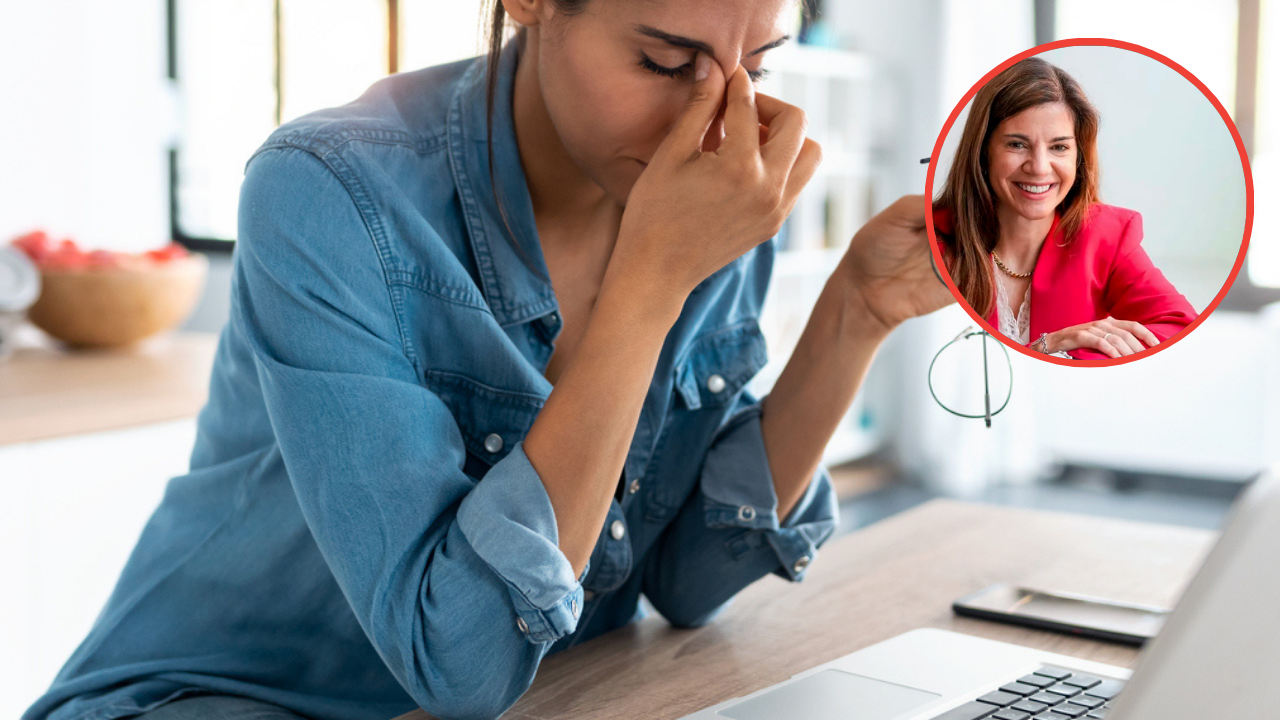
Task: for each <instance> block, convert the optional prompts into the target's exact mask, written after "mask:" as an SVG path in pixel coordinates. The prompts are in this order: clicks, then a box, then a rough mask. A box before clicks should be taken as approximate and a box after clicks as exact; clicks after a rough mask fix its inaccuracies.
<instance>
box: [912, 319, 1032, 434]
mask: <svg viewBox="0 0 1280 720" xmlns="http://www.w3.org/2000/svg"><path fill="white" fill-rule="evenodd" d="M972 337H981V338H982V400H983V408H984V411H983V412H982V413H981V414H977V415H973V414H969V413H962V412H959V411H957V410H953V409H951V408H949V407H947V405H946V403H944V402H942V400H940V399H939V398H938V393H937V391H935V390H934V389H933V368H934V366H935V365H937V364H938V358H939V357H941V355H942V353H944V352H946V350H947V348H950V347H951V346H952V345H955V344H956V343H958V342H960V341H961V340H968V339H969V338H972ZM990 337H991V334H990V333H988V332H986V331H985V330H975V329H974V328H973V326H972V325H970V326H969V327H967V328H965V329H964V330H961V331H960V334H959V335H956V336H955V338H953V339H952V340H951V342H948V343H947V344H946V345H943V346H942V348H941V349H940V350H938V352H937V353H936V354H935V355H934V356H933V360H932V361H930V362H929V394H930V395H932V396H933V401H934V402H936V403H938V407H941V408H942V409H943V410H946V411H947V412H949V413H951V414H952V415H955V416H957V417H962V418H970V419H977V418H982V419H983V420H984V421H985V422H986V424H987V427H991V418H993V417H995V416H996V415H999V414H1000V412H1001V411H1003V410H1004V409H1005V408H1006V407H1009V398H1011V397H1013V361H1012V360H1010V359H1009V349H1008V348H1006V347H1005V346H1004V344H1003V343H1001V342H999V341H995V343H996V345H997V346H998V347H999V348H1000V351H1001V352H1003V353H1004V364H1005V368H1006V369H1007V370H1008V372H1009V383H1008V389H1007V391H1006V392H1005V395H1004V402H1002V403H1000V407H998V408H996V409H995V410H992V409H991V371H990V368H989V365H988V362H987V339H988V338H990Z"/></svg>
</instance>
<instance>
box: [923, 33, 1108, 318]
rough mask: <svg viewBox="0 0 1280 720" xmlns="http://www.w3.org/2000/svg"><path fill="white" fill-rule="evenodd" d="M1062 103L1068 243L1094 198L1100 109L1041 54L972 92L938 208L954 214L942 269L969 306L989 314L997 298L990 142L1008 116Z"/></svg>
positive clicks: (997, 235)
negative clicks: (1070, 137) (1072, 152)
mask: <svg viewBox="0 0 1280 720" xmlns="http://www.w3.org/2000/svg"><path fill="white" fill-rule="evenodd" d="M1056 102H1060V103H1063V104H1065V105H1066V106H1067V108H1068V109H1069V110H1070V111H1071V115H1072V117H1073V119H1074V121H1075V136H1076V147H1077V148H1078V152H1077V154H1076V180H1075V184H1073V185H1072V186H1071V189H1070V190H1068V191H1067V196H1066V197H1065V198H1064V199H1063V200H1062V204H1061V205H1059V207H1058V209H1059V211H1061V213H1062V219H1061V220H1060V221H1059V228H1060V229H1061V230H1062V235H1063V237H1064V238H1065V242H1067V243H1069V242H1071V240H1072V239H1074V238H1075V236H1076V233H1078V232H1079V231H1080V228H1081V227H1083V226H1084V223H1085V220H1086V218H1087V217H1088V213H1089V209H1090V207H1091V206H1092V205H1093V204H1094V203H1096V202H1098V146H1097V139H1098V123H1099V117H1098V111H1097V110H1096V109H1095V108H1094V107H1093V104H1092V103H1090V102H1089V98H1088V97H1087V96H1086V95H1085V94H1084V90H1083V89H1081V87H1080V84H1079V83H1077V82H1076V81H1075V78H1073V77H1071V76H1070V75H1068V74H1067V73H1066V72H1065V71H1064V70H1062V69H1061V68H1059V67H1056V66H1054V65H1051V64H1050V63H1048V62H1046V61H1044V60H1042V59H1040V58H1038V57H1029V58H1027V59H1025V60H1022V61H1019V62H1017V63H1014V64H1013V65H1011V66H1010V67H1008V68H1006V69H1005V70H1004V71H1002V72H1001V73H1000V74H998V75H996V76H995V77H994V78H992V79H991V81H990V82H988V83H987V84H986V85H984V86H982V89H981V90H979V91H978V93H977V94H976V95H975V96H974V98H973V105H972V107H970V108H969V118H968V120H966V121H965V124H964V132H963V134H961V136H960V144H959V147H957V148H956V157H955V162H953V163H952V165H951V171H950V172H949V173H948V174H947V181H946V184H945V185H944V186H943V189H942V194H941V195H940V196H939V197H938V199H937V200H936V201H934V203H933V207H934V208H935V209H947V210H950V211H951V213H952V218H953V221H954V229H953V234H952V237H951V238H950V240H951V248H950V250H951V251H952V252H951V258H950V262H949V263H948V266H947V270H948V271H949V272H950V273H951V279H952V280H954V281H955V283H956V287H957V288H958V289H959V290H960V294H961V295H963V296H964V298H965V300H966V301H967V302H968V303H969V307H971V308H973V309H974V310H975V311H977V312H980V313H981V314H982V315H984V316H986V315H989V314H990V312H991V306H992V303H994V302H995V278H994V277H993V276H992V274H991V267H990V261H989V260H988V256H989V254H990V253H991V251H992V250H993V249H995V244H996V241H997V240H998V239H999V238H1000V223H999V219H998V218H997V216H996V201H995V195H994V192H993V191H992V189H991V183H990V181H989V180H988V178H987V166H988V158H987V142H988V141H989V140H990V139H991V134H992V133H994V132H995V129H996V128H997V127H998V126H999V125H1000V123H1002V122H1004V121H1005V120H1006V119H1008V118H1011V117H1013V116H1014V115H1017V114H1018V113H1020V112H1022V111H1023V110H1026V109H1028V108H1032V107H1035V106H1037V105H1044V104H1046V103H1056Z"/></svg>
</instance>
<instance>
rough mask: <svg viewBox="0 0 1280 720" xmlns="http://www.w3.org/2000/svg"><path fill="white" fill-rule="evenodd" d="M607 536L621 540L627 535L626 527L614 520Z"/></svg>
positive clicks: (619, 521)
mask: <svg viewBox="0 0 1280 720" xmlns="http://www.w3.org/2000/svg"><path fill="white" fill-rule="evenodd" d="M609 534H610V535H612V536H613V539H614V540H621V539H622V536H623V535H626V534H627V526H626V525H623V524H622V521H621V520H614V521H613V524H612V525H610V526H609Z"/></svg>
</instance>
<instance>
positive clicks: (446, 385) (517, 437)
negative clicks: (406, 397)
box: [425, 370, 546, 466]
mask: <svg viewBox="0 0 1280 720" xmlns="http://www.w3.org/2000/svg"><path fill="white" fill-rule="evenodd" d="M425 380H426V386H427V389H429V390H431V391H432V392H433V393H435V394H436V396H437V397H439V398H440V400H441V401H442V402H443V403H444V404H445V406H447V407H448V408H449V412H450V413H452V414H453V419H454V420H455V421H456V422H457V423H458V430H459V431H461V433H462V442H463V444H464V445H465V446H466V449H467V451H468V452H469V453H471V454H472V455H475V456H476V457H477V458H479V459H480V460H483V461H484V462H486V463H488V464H489V465H490V466H493V465H494V464H495V463H497V462H498V461H499V460H501V459H502V458H504V457H506V456H507V453H508V452H510V451H511V448H513V447H515V444H516V443H517V442H519V441H521V440H523V439H524V438H525V436H526V435H528V434H529V428H530V427H532V426H533V421H534V420H535V419H536V418H537V417H538V413H539V412H540V411H541V410H542V406H543V404H544V403H545V402H546V399H545V398H543V397H540V396H538V395H533V394H530V393H526V392H520V391H517V390H504V389H502V388H497V387H494V386H492V385H488V384H485V383H482V382H480V381H478V380H474V379H472V378H470V377H467V376H465V375H460V374H458V373H452V372H447V371H444V370H428V371H427V374H426V378H425Z"/></svg>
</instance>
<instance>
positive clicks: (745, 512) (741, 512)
mask: <svg viewBox="0 0 1280 720" xmlns="http://www.w3.org/2000/svg"><path fill="white" fill-rule="evenodd" d="M755 518H756V509H755V508H753V507H751V506H750V505H743V506H742V507H740V508H738V519H739V520H754V519H755Z"/></svg>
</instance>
